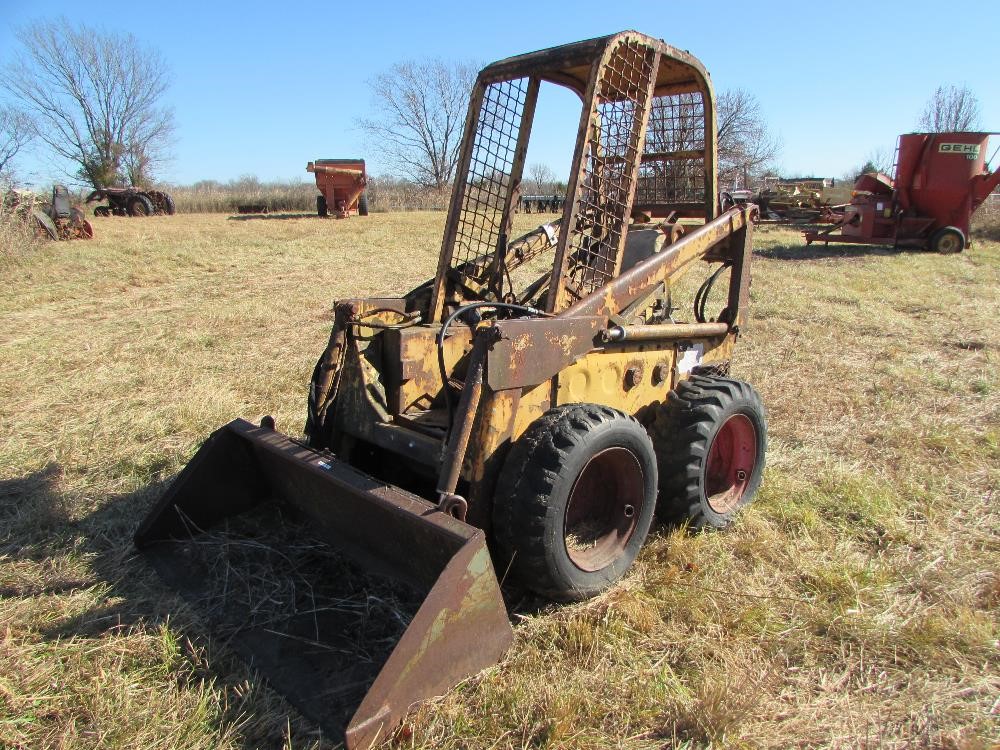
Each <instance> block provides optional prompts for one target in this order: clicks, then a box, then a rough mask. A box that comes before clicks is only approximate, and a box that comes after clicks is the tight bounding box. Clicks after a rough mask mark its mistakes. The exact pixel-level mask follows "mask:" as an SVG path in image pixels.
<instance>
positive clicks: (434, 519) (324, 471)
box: [135, 420, 513, 748]
mask: <svg viewBox="0 0 1000 750" xmlns="http://www.w3.org/2000/svg"><path fill="white" fill-rule="evenodd" d="M269 500H277V501H278V503H279V504H278V505H277V506H276V507H279V508H281V507H284V506H283V505H281V504H282V503H283V504H287V505H288V506H292V507H293V508H295V509H297V510H298V511H299V514H300V515H302V516H304V518H305V519H306V521H307V522H308V523H309V533H310V534H315V535H317V536H319V537H320V538H322V539H323V540H324V542H326V543H327V544H328V545H329V546H330V547H332V548H333V549H334V550H335V551H336V552H337V553H340V554H342V555H343V557H345V558H346V559H348V560H350V561H351V563H352V569H355V568H360V569H361V571H362V573H361V574H362V575H363V576H366V577H370V578H368V580H370V581H372V582H374V583H375V584H385V585H386V586H397V587H398V586H402V587H405V588H406V589H407V590H408V591H412V592H413V594H414V596H415V597H416V598H415V600H414V601H415V603H416V604H415V606H416V610H415V614H414V615H413V616H412V619H410V620H408V623H407V621H406V619H405V618H400V622H401V623H402V625H401V626H400V628H402V627H404V626H405V630H403V632H402V635H401V637H399V638H398V641H396V642H394V643H392V642H390V643H389V644H388V645H387V646H386V647H385V648H384V649H383V651H382V653H383V654H386V653H387V657H386V658H384V660H382V658H381V657H380V658H379V659H374V658H373V652H372V649H367V651H366V653H365V655H364V656H365V658H364V659H359V660H357V663H355V660H353V657H352V656H346V657H345V654H347V653H348V651H349V648H348V647H349V646H350V645H351V642H352V639H356V638H357V637H358V635H357V633H355V635H353V636H351V637H349V638H347V639H346V642H345V640H344V639H342V638H341V639H340V640H338V638H340V635H339V634H338V633H336V632H331V631H332V630H336V629H337V627H339V625H338V623H340V622H342V621H343V617H342V616H341V615H336V616H332V617H329V616H325V618H324V619H323V620H322V622H321V621H320V619H319V618H318V616H317V615H316V614H315V611H314V612H313V613H312V614H310V616H309V618H308V619H309V628H310V629H312V628H315V632H313V631H312V630H310V632H309V634H308V637H306V636H305V635H304V634H303V633H302V631H301V630H297V629H296V627H297V626H296V625H295V624H294V623H292V622H291V621H289V623H288V625H289V627H290V629H291V630H290V632H288V633H284V634H276V633H275V632H274V630H275V629H274V628H273V627H255V626H253V625H252V624H249V623H248V624H247V626H246V627H244V628H242V629H240V630H239V631H238V632H236V633H235V634H234V635H233V636H232V638H231V640H230V643H231V644H232V645H233V646H234V647H235V648H236V650H237V651H238V652H240V653H241V654H243V655H244V656H246V657H247V658H248V659H249V660H250V661H251V662H252V664H253V666H255V667H257V668H258V669H259V670H260V672H261V673H262V674H263V675H264V677H265V678H266V679H268V681H269V682H270V683H271V684H272V685H273V686H274V687H275V688H276V689H277V690H278V691H279V692H281V693H284V694H285V695H286V697H287V698H288V699H289V700H290V702H292V703H294V704H296V705H297V706H298V707H299V709H300V710H301V711H302V712H303V713H304V714H305V715H307V716H309V717H310V718H312V719H313V720H315V721H316V722H317V723H319V724H320V726H322V727H324V729H327V730H332V731H334V732H336V733H339V732H343V737H344V741H345V744H346V745H347V747H348V748H367V747H370V746H372V745H374V744H376V743H377V742H379V741H380V740H382V739H385V738H386V737H387V736H388V735H389V733H391V732H392V731H393V729H394V727H395V726H396V725H397V724H398V723H399V722H400V721H401V720H402V718H403V717H404V716H405V715H406V713H407V711H408V710H409V708H410V707H411V706H412V705H413V704H414V703H416V702H418V701H420V700H424V699H427V698H431V697H434V696H437V695H441V694H443V693H445V692H447V691H448V690H449V689H450V688H451V687H453V686H454V685H455V684H456V683H458V682H459V681H461V680H463V679H465V678H466V677H468V676H470V675H473V674H475V673H477V672H479V671H480V670H482V669H484V668H485V667H488V666H490V665H492V664H494V663H496V661H497V660H498V659H499V658H500V656H501V655H502V654H503V652H504V651H505V650H506V649H507V647H508V646H509V645H510V644H511V641H512V639H513V633H512V630H511V627H510V622H509V620H508V617H507V611H506V608H505V607H504V603H503V599H502V598H501V595H500V588H499V585H498V583H497V579H496V576H495V574H494V571H493V565H492V562H491V560H490V556H489V552H488V550H487V547H486V543H485V536H484V533H483V531H482V530H481V529H478V528H476V527H474V526H470V525H468V524H466V523H464V522H462V521H459V520H458V519H455V518H453V517H451V516H450V515H447V514H445V513H442V512H440V511H439V510H438V509H437V508H436V506H434V505H433V504H431V503H429V502H427V501H426V500H424V499H422V498H420V497H418V496H416V495H413V494H411V493H409V492H406V491H404V490H402V489H400V488H399V487H395V486H393V485H389V484H386V483H384V482H380V481H378V480H376V479H374V478H372V477H370V476H368V475H367V474H364V473H363V472H360V471H358V470H356V469H355V468H353V467H351V466H349V465H348V464H346V463H345V462H342V461H340V460H338V459H337V458H335V457H334V456H333V455H332V454H330V453H327V452H319V451H316V450H313V449H311V448H308V447H305V446H304V445H302V444H300V443H298V442H296V441H293V440H291V439H289V438H288V437H286V436H284V435H282V434H281V433H279V432H276V431H274V430H272V429H267V428H265V427H256V426H254V425H252V424H250V423H249V422H246V421H244V420H235V421H233V422H231V423H230V424H228V425H226V426H225V427H223V428H221V429H219V430H217V431H216V432H215V433H213V434H212V436H211V437H210V438H209V439H208V440H207V441H206V442H205V444H204V445H203V446H202V447H201V449H200V450H199V451H198V452H197V454H196V455H195V456H194V458H193V459H192V460H191V462H190V463H189V464H188V465H187V466H186V467H185V468H184V469H183V471H181V473H180V474H179V475H178V476H177V478H176V479H175V481H174V482H173V484H172V485H171V486H170V487H169V489H168V490H167V492H166V493H165V494H164V495H163V497H162V498H161V499H160V500H159V502H158V503H157V504H156V506H155V507H154V508H153V510H152V511H151V512H150V513H149V515H148V516H147V517H146V518H145V520H144V521H143V522H142V525H141V526H140V528H139V530H138V532H137V533H136V537H135V542H136V545H137V546H138V547H139V548H140V549H142V550H145V551H147V553H148V554H149V555H150V557H151V559H152V561H153V562H154V564H155V566H156V567H157V569H158V570H160V572H161V573H162V574H164V575H165V577H166V578H167V579H168V581H170V582H171V583H172V584H174V585H176V586H177V587H178V588H180V589H181V590H182V593H185V594H188V593H196V592H197V591H198V590H199V587H200V586H201V585H202V583H203V582H204V575H203V571H202V572H199V571H197V570H191V569H189V568H190V565H189V562H186V560H189V556H187V555H186V553H185V552H184V550H185V546H186V545H187V546H190V545H193V544H196V543H197V540H198V539H203V538H204V537H205V536H207V535H202V534H201V532H202V531H204V530H207V529H209V528H211V527H218V526H219V525H220V522H222V521H223V520H226V524H230V523H231V521H229V520H228V519H230V518H231V517H233V516H235V515H237V514H241V513H244V512H245V511H248V512H249V513H247V514H245V515H244V516H243V518H247V517H250V516H252V515H253V514H254V513H255V512H258V511H257V510H254V509H255V508H258V509H259V506H261V505H262V504H264V505H267V504H268V503H267V502H265V501H269ZM324 570H325V571H326V575H325V577H326V578H327V579H339V578H340V577H342V573H340V572H336V573H335V574H334V575H331V574H330V571H329V570H326V569H325V568H324ZM326 583H330V581H326ZM332 583H336V580H334V581H333V582H332ZM366 597H367V598H366V601H367V602H369V603H370V602H372V601H376V602H378V601H381V600H380V598H379V596H378V595H377V592H376V593H374V594H373V593H368V594H366ZM323 609H324V610H329V608H323ZM333 609H336V608H335V607H334V608H333ZM329 614H330V612H329V611H325V613H324V615H329ZM369 617H370V612H369ZM365 622H366V623H367V624H362V626H361V627H362V628H371V627H379V626H380V625H381V624H382V623H380V622H377V621H376V620H375V619H368V620H366V621H365ZM390 641H391V639H390ZM329 654H333V655H335V656H336V658H335V659H332V657H331V659H332V661H331V659H326V660H325V661H324V655H329ZM362 662H364V663H362ZM360 696H363V697H361V698H360V704H359V703H358V698H359V697H360Z"/></svg>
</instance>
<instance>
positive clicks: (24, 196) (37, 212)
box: [3, 185, 94, 240]
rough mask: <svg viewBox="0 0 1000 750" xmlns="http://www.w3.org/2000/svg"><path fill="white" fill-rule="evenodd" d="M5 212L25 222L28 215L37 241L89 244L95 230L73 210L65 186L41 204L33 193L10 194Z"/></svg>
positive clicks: (60, 187) (81, 212) (56, 189)
mask: <svg viewBox="0 0 1000 750" xmlns="http://www.w3.org/2000/svg"><path fill="white" fill-rule="evenodd" d="M3 202H4V209H5V210H7V211H11V212H13V213H15V214H18V215H20V216H21V218H22V219H27V218H28V216H29V214H30V217H31V220H32V221H33V223H34V226H35V233H36V234H37V235H38V236H39V237H47V238H48V239H50V240H89V239H93V237H94V228H93V227H92V226H91V225H90V222H89V221H87V218H86V217H85V216H84V215H83V211H81V210H80V209H79V208H77V207H76V206H74V205H72V202H71V201H70V196H69V190H67V189H66V186H65V185H56V186H54V187H53V188H52V200H51V202H49V203H47V204H46V203H44V202H42V201H41V200H40V199H39V198H37V197H36V196H35V194H34V193H30V192H26V191H16V190H11V191H9V192H8V193H7V195H5V196H4V201H3Z"/></svg>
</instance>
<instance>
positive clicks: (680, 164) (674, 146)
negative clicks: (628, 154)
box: [635, 91, 705, 215]
mask: <svg viewBox="0 0 1000 750" xmlns="http://www.w3.org/2000/svg"><path fill="white" fill-rule="evenodd" d="M704 202H705V102H704V97H703V96H702V94H701V92H699V91H695V92H692V93H687V94H674V95H665V96H657V97H655V98H654V99H653V106H652V109H651V111H650V114H649V125H648V128H647V130H646V143H645V146H644V148H643V156H642V166H641V167H640V169H639V181H638V184H637V186H636V196H635V205H636V207H638V208H644V209H648V210H651V211H652V212H654V213H655V214H657V215H661V214H665V213H666V212H668V211H670V210H678V211H679V212H681V213H682V214H685V213H689V212H690V211H691V209H692V208H694V209H695V210H699V209H703V206H704Z"/></svg>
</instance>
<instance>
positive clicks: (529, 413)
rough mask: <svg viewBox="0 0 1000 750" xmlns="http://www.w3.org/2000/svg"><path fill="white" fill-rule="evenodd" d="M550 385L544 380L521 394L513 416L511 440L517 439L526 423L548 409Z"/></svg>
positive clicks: (532, 420)
mask: <svg viewBox="0 0 1000 750" xmlns="http://www.w3.org/2000/svg"><path fill="white" fill-rule="evenodd" d="M550 389H551V385H550V384H549V382H548V381H545V382H544V383H542V384H541V385H536V386H535V387H534V388H531V389H530V390H527V391H525V392H524V393H522V394H521V402H520V404H519V405H518V408H517V414H516V415H515V416H514V431H513V434H512V435H511V440H517V439H518V438H519V437H521V434H522V433H523V432H524V431H525V430H526V429H528V425H530V424H531V423H532V422H534V421H535V420H536V419H538V418H539V417H540V416H542V415H543V414H544V413H545V412H546V411H548V409H549V393H550Z"/></svg>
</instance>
